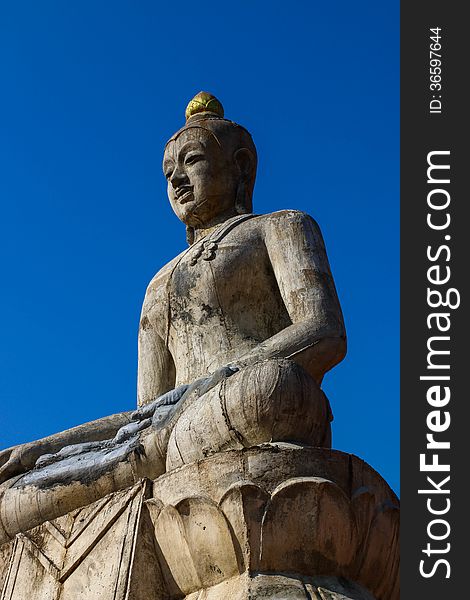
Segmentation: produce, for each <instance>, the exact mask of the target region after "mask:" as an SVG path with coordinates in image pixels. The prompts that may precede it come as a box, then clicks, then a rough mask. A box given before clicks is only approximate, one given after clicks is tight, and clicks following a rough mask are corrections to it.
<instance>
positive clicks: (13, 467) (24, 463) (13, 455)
mask: <svg viewBox="0 0 470 600" xmlns="http://www.w3.org/2000/svg"><path fill="white" fill-rule="evenodd" d="M40 454H41V449H40V448H39V444H38V443H37V442H30V443H28V444H21V445H19V446H12V447H11V448H7V449H6V450H2V451H1V452H0V483H3V482H4V481H7V479H10V478H11V477H16V476H17V475H21V474H23V473H26V471H29V470H30V469H32V468H33V467H34V463H35V462H36V460H37V458H38V456H40Z"/></svg>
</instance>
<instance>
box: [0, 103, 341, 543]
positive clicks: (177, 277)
mask: <svg viewBox="0 0 470 600" xmlns="http://www.w3.org/2000/svg"><path fill="white" fill-rule="evenodd" d="M256 166H257V155H256V149H255V145H254V143H253V140H252V138H251V136H250V134H249V133H248V131H247V130H246V129H245V128H244V127H242V126H240V125H238V124H236V123H234V122H232V121H230V120H228V119H226V118H224V112H223V108H222V105H221V104H220V102H219V101H218V100H217V99H216V98H215V97H214V96H212V95H210V94H208V93H205V92H201V93H199V94H198V95H197V96H195V98H194V99H193V100H192V101H191V102H190V103H189V105H188V107H187V110H186V123H185V125H184V126H183V127H182V128H181V129H180V130H179V131H177V133H175V134H174V135H173V136H172V137H171V138H170V140H169V141H168V143H167V144H166V147H165V151H164V157H163V172H164V175H165V177H166V180H167V186H168V197H169V201H170V203H171V206H172V208H173V210H174V212H175V213H176V215H177V217H178V218H179V219H180V220H181V221H182V222H183V223H184V225H185V226H186V232H187V239H188V244H189V245H188V248H187V249H186V250H184V251H183V252H182V253H181V254H179V256H177V257H176V258H175V259H173V260H172V261H171V262H169V263H168V264H167V265H165V266H164V267H163V268H162V269H161V270H160V271H159V272H158V273H157V274H156V275H155V277H154V278H153V279H152V281H151V282H150V284H149V286H148V288H147V291H146V294H145V299H144V303H143V308H142V315H141V320H140V328H139V337H138V344H139V358H138V408H137V410H135V411H130V412H127V413H120V414H117V415H112V416H110V417H104V418H103V419H99V420H97V421H93V422H91V423H88V424H85V425H81V426H79V427H75V428H73V429H70V430H68V431H65V432H61V433H58V434H55V435H52V436H49V437H48V438H44V439H42V440H39V441H36V442H32V443H29V444H24V445H22V446H16V447H14V448H10V449H7V450H4V451H3V452H0V483H1V485H0V542H3V541H5V540H7V539H10V538H11V537H13V536H14V535H15V534H16V533H18V532H20V531H24V530H26V529H30V528H31V527H34V526H35V525H38V524H40V523H41V522H43V521H44V520H46V519H53V518H56V517H58V516H60V515H62V514H65V512H67V511H71V510H73V509H75V508H79V507H80V506H84V505H85V504H89V503H91V502H93V501H95V500H97V499H99V498H100V497H103V496H104V495H106V494H109V493H111V492H114V491H117V490H119V489H123V488H125V487H126V486H129V485H132V484H133V482H135V481H136V480H137V479H139V478H141V477H148V478H150V479H155V478H157V477H159V476H160V475H161V474H162V473H164V472H165V471H169V470H172V469H174V468H176V467H179V466H181V465H184V464H187V463H191V462H193V461H195V460H199V459H201V458H204V457H207V456H209V455H211V454H214V453H218V452H222V451H224V450H228V449H233V448H247V447H251V446H256V445H259V444H263V443H270V442H290V443H294V444H301V445H309V446H323V447H330V445H331V435H330V421H331V412H330V408H329V403H328V400H327V399H326V397H325V395H324V394H323V392H322V391H321V387H320V386H321V383H322V380H323V377H324V375H325V373H326V372H327V371H328V370H330V369H331V368H332V367H334V366H335V365H336V364H337V363H338V362H340V361H341V360H342V359H343V357H344V355H345V352H346V336H345V329H344V324H343V318H342V314H341V308H340V304H339V301H338V298H337V294H336V290H335V286H334V282H333V278H332V275H331V272H330V267H329V264H328V259H327V256H326V251H325V246H324V243H323V239H322V236H321V233H320V230H319V228H318V225H317V224H316V223H315V221H314V220H313V219H312V218H311V217H309V216H308V215H306V214H305V213H303V212H299V211H296V210H282V211H279V212H275V213H271V214H260V215H257V214H254V213H253V212H252V195H253V188H254V183H255V176H256ZM33 496H34V498H35V502H34V503H32V502H31V498H32V497H33Z"/></svg>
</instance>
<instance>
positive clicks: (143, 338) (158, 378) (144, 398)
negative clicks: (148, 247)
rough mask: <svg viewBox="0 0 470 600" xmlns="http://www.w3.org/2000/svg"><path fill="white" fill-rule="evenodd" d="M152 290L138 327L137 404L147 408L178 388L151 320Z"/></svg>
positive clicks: (163, 347) (172, 368) (171, 362)
mask: <svg viewBox="0 0 470 600" xmlns="http://www.w3.org/2000/svg"><path fill="white" fill-rule="evenodd" d="M152 296H153V294H152V289H151V285H150V286H149V290H148V291H147V294H146V297H145V300H144V305H143V307H142V316H141V319H140V327H139V341H138V353H139V357H138V370H137V402H138V405H139V406H144V405H146V404H148V403H150V402H152V401H153V400H155V398H158V397H159V396H161V395H162V394H164V393H165V392H168V391H169V390H171V389H173V388H174V387H175V379H176V376H175V366H174V363H173V359H172V357H171V354H170V352H169V351H168V348H167V347H166V345H165V343H164V341H163V340H162V338H161V337H160V335H159V334H158V332H157V330H156V327H155V323H154V320H153V317H152V313H153V311H152V302H153V298H152Z"/></svg>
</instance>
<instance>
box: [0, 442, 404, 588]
mask: <svg viewBox="0 0 470 600" xmlns="http://www.w3.org/2000/svg"><path fill="white" fill-rule="evenodd" d="M398 517H399V511H398V501H397V499H396V497H395V495H394V494H393V492H392V491H391V490H390V488H389V487H388V485H387V484H386V483H385V482H384V481H383V479H382V478H381V477H380V476H379V475H378V474H377V473H376V472H375V471H374V470H373V469H371V468H370V467H369V466H368V465H367V464H365V463H364V462H363V461H361V460H360V459H358V458H356V457H354V456H351V455H348V454H344V453H342V452H338V451H333V450H326V449H321V448H309V447H306V448H305V447H304V448H303V447H298V446H293V445H289V444H275V445H274V444H267V445H264V446H261V447H254V448H250V449H245V450H233V451H228V452H223V453H220V454H217V455H214V456H212V457H210V458H207V459H204V460H201V461H198V462H195V463H192V464H189V465H185V466H183V467H180V468H178V469H176V470H174V471H171V472H169V473H166V474H165V475H163V476H161V477H159V478H158V479H157V480H156V481H154V482H150V481H148V480H146V481H142V482H141V483H139V484H137V485H136V486H134V487H133V488H129V489H128V490H125V491H123V492H118V493H115V494H111V495H109V496H107V497H106V498H104V499H102V500H100V501H98V502H96V503H94V504H92V505H90V506H88V507H86V508H84V509H80V510H77V511H73V512H72V513H69V514H68V515H66V516H64V517H61V518H60V519H56V520H55V521H53V522H50V523H45V524H43V525H41V526H40V527H37V528H36V529H33V530H31V531H30V532H28V533H27V534H21V535H18V536H17V538H16V540H15V541H14V542H12V543H11V544H9V545H6V546H4V547H3V548H1V549H0V589H2V593H1V595H0V599H1V600H24V599H25V598H32V599H36V598H37V599H38V600H80V599H83V600H85V599H90V598H93V599H94V600H108V599H109V600H173V599H174V600H176V599H180V598H188V600H189V599H190V600H203V599H204V600H227V599H230V600H238V599H240V600H242V599H248V598H251V599H256V598H259V599H261V598H263V599H264V598H271V599H279V600H281V599H282V600H284V599H285V600H287V599H290V598H302V599H303V598H314V599H318V600H326V599H335V600H336V599H338V600H340V599H350V600H371V599H373V598H375V599H376V600H397V599H398V597H399V592H398ZM366 590H368V591H366Z"/></svg>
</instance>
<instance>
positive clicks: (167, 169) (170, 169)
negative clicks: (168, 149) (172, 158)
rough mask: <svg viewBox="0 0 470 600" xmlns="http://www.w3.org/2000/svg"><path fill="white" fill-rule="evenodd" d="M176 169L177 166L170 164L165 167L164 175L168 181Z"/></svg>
mask: <svg viewBox="0 0 470 600" xmlns="http://www.w3.org/2000/svg"><path fill="white" fill-rule="evenodd" d="M174 169H175V166H174V165H172V164H170V163H168V164H166V165H165V166H164V167H163V175H165V177H166V179H170V177H171V176H172V174H173V171H174Z"/></svg>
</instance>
